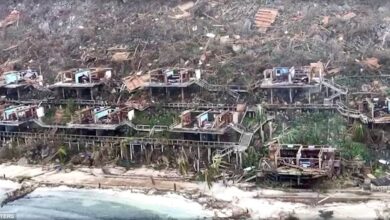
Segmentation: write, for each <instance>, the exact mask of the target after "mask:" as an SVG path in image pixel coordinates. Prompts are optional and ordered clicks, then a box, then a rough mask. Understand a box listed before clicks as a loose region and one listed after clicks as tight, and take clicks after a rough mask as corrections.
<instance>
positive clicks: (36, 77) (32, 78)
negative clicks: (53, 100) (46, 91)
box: [0, 69, 43, 99]
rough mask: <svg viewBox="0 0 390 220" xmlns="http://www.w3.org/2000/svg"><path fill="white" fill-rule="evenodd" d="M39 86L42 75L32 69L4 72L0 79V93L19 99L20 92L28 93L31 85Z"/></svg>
mask: <svg viewBox="0 0 390 220" xmlns="http://www.w3.org/2000/svg"><path fill="white" fill-rule="evenodd" d="M41 86H43V78H42V75H41V74H40V73H39V72H38V71H36V70H32V69H27V70H21V71H9V72H5V73H3V75H2V76H1V79H0V91H1V94H2V95H6V96H7V97H11V98H17V99H19V98H20V96H21V95H22V94H25V93H28V92H29V91H30V89H31V87H35V88H37V87H41Z"/></svg>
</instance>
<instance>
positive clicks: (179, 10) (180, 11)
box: [169, 1, 195, 19]
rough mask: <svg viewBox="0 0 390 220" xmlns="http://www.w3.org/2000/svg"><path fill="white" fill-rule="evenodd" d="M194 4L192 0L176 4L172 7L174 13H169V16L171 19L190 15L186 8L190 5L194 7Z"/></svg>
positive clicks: (189, 7)
mask: <svg viewBox="0 0 390 220" xmlns="http://www.w3.org/2000/svg"><path fill="white" fill-rule="evenodd" d="M194 5H195V3H194V2H192V1H189V2H185V3H183V4H181V5H178V6H177V7H175V8H174V9H173V11H174V13H173V14H174V15H170V16H169V17H170V18H173V19H183V18H187V17H189V16H191V13H189V12H188V10H189V9H191V8H192V7H194Z"/></svg>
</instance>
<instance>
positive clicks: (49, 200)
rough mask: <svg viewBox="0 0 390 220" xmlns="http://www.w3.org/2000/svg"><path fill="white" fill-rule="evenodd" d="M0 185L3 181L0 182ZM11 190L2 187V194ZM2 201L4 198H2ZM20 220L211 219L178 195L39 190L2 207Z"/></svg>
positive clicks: (93, 190) (3, 211) (0, 191)
mask: <svg viewBox="0 0 390 220" xmlns="http://www.w3.org/2000/svg"><path fill="white" fill-rule="evenodd" d="M0 184H1V182H0ZM6 191H9V189H4V187H3V188H2V187H1V186H0V194H2V195H4V193H5V192H6ZM0 198H1V197H0ZM0 213H16V215H17V219H18V220H20V219H41V220H45V219H91V220H93V219H199V218H204V217H210V213H209V212H207V211H205V210H204V209H203V208H202V206H201V205H200V204H198V203H195V202H193V201H190V200H187V199H185V198H183V197H182V196H179V195H176V194H167V195H145V194H141V193H132V192H130V191H115V190H97V189H72V188H68V187H56V188H38V189H37V190H36V191H34V192H33V193H31V194H30V195H28V196H27V197H25V198H23V199H20V200H17V201H15V202H12V203H9V204H7V205H6V206H4V207H2V208H0Z"/></svg>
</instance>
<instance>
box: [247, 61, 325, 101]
mask: <svg viewBox="0 0 390 220" xmlns="http://www.w3.org/2000/svg"><path fill="white" fill-rule="evenodd" d="M323 72H324V67H323V64H322V63H320V62H319V63H311V64H310V65H308V66H299V67H294V66H293V67H274V68H272V69H266V70H264V72H263V79H262V80H259V81H258V82H257V83H255V84H254V85H253V86H252V88H253V89H255V88H259V89H262V90H265V91H267V93H268V92H269V93H270V103H271V104H274V102H275V97H274V93H275V95H276V96H277V98H278V99H280V101H282V102H287V101H285V100H288V103H290V104H292V103H294V97H297V96H299V95H302V94H303V95H304V97H305V98H306V99H307V100H308V103H311V98H312V97H311V93H312V92H315V93H319V92H320V86H319V84H320V82H321V83H322V79H323V74H324V73H323ZM286 91H287V92H286Z"/></svg>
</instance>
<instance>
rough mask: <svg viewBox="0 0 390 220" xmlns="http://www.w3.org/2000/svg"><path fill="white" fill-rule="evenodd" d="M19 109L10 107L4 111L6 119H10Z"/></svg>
mask: <svg viewBox="0 0 390 220" xmlns="http://www.w3.org/2000/svg"><path fill="white" fill-rule="evenodd" d="M17 108H18V107H16V106H10V107H8V108H6V109H5V110H4V118H5V119H8V118H9V116H10V115H12V114H13V113H14V112H15V111H16V109H17Z"/></svg>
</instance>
